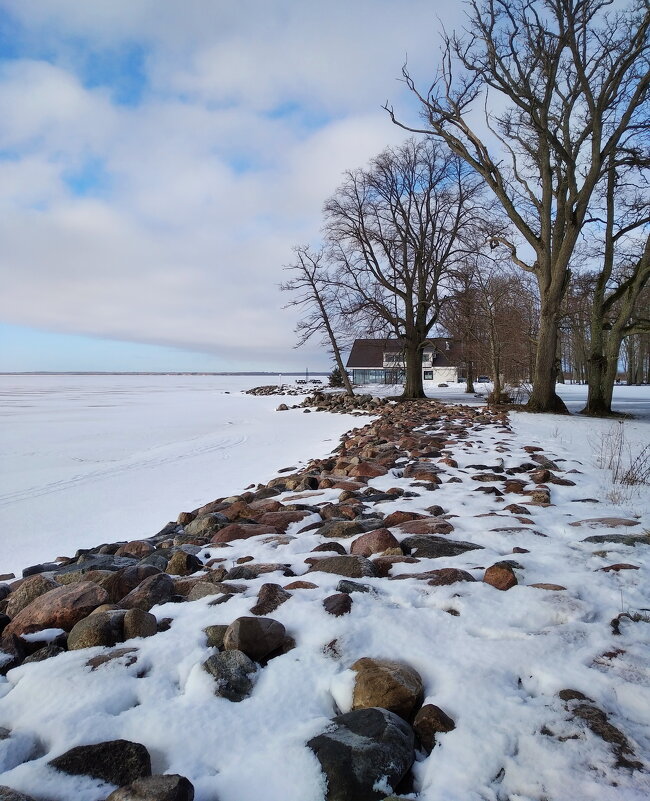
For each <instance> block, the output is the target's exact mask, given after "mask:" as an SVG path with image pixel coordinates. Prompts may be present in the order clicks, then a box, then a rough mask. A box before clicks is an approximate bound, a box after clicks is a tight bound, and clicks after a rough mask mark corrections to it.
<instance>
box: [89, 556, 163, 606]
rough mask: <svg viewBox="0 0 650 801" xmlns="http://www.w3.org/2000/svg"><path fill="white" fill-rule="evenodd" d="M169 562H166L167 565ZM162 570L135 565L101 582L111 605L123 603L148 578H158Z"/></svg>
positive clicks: (146, 565)
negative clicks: (123, 599)
mask: <svg viewBox="0 0 650 801" xmlns="http://www.w3.org/2000/svg"><path fill="white" fill-rule="evenodd" d="M166 563H167V560H165V564H166ZM158 573H160V569H159V568H157V567H155V566H154V565H150V564H140V565H133V566H131V567H125V568H123V569H122V570H118V571H117V572H115V573H111V574H109V575H108V576H105V577H104V578H102V579H101V580H100V582H99V583H100V585H101V586H102V587H103V588H104V589H105V590H106V592H107V593H108V596H109V600H110V602H111V603H113V604H116V603H118V601H121V600H122V598H124V597H125V596H126V595H128V594H129V593H130V592H131V590H134V589H135V588H136V587H137V586H138V585H139V584H142V582H143V581H144V580H145V579H146V578H150V577H151V576H156V575H158Z"/></svg>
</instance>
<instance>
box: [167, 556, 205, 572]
mask: <svg viewBox="0 0 650 801" xmlns="http://www.w3.org/2000/svg"><path fill="white" fill-rule="evenodd" d="M198 570H203V562H202V561H201V560H200V559H198V558H197V557H196V556H194V555H193V554H191V553H185V551H176V553H175V554H173V555H172V557H171V559H170V560H169V562H167V568H166V570H165V572H166V573H169V574H170V575H172V576H191V575H192V573H196V572H197V571H198Z"/></svg>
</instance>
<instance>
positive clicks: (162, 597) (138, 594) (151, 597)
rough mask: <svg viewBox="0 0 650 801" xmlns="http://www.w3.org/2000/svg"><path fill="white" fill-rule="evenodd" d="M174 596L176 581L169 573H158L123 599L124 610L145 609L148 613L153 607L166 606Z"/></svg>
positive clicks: (121, 602) (121, 603)
mask: <svg viewBox="0 0 650 801" xmlns="http://www.w3.org/2000/svg"><path fill="white" fill-rule="evenodd" d="M173 594H174V581H173V579H172V577H171V576H169V575H167V573H157V574H156V575H154V576H150V577H149V578H146V579H145V580H144V581H143V582H141V583H140V584H139V585H138V586H137V587H136V588H135V589H134V590H131V592H130V593H129V594H128V595H127V596H125V597H124V598H122V600H121V601H120V606H121V607H122V608H123V609H135V608H137V609H144V611H145V612H148V611H149V610H150V609H151V607H152V606H156V605H157V604H164V603H167V601H170V600H171V597H172V595H173Z"/></svg>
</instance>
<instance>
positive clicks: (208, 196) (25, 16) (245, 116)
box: [0, 0, 462, 371]
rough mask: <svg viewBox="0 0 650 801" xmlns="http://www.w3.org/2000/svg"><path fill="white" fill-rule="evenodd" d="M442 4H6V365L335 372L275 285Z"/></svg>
mask: <svg viewBox="0 0 650 801" xmlns="http://www.w3.org/2000/svg"><path fill="white" fill-rule="evenodd" d="M461 21H462V9H461V7H460V6H459V4H455V3H446V4H443V3H442V2H441V0H354V2H351V1H350V0H329V2H327V3H325V2H320V1H317V0H273V1H272V2H269V0H239V2H237V3H233V2H227V1H226V0H183V2H181V1H180V0H111V2H79V0H20V1H19V2H18V1H17V0H0V243H1V247H0V273H1V275H0V279H1V281H2V292H0V371H22V370H192V371H193V370H214V371H220V370H275V369H278V370H286V371H288V370H289V369H298V370H301V369H304V368H305V367H306V366H309V367H310V368H311V369H325V368H327V367H328V364H329V358H328V357H327V356H326V354H325V350H324V349H323V348H322V347H321V346H320V344H319V343H318V342H317V341H316V342H314V343H313V344H310V345H309V346H307V347H305V348H303V349H301V350H295V349H294V344H295V335H294V332H293V329H294V326H295V324H296V321H297V316H296V312H295V310H293V309H292V310H289V309H283V305H284V304H285V303H286V302H287V297H286V296H285V295H283V294H282V293H280V291H279V289H278V284H279V283H280V282H281V281H282V280H284V279H285V278H286V275H285V274H283V270H282V268H283V266H284V265H286V264H287V263H289V262H290V261H291V257H292V251H291V248H292V246H294V245H298V244H307V243H312V244H315V243H317V242H318V238H319V230H320V226H321V221H322V218H321V209H322V205H323V202H324V201H325V199H326V198H327V197H328V196H329V195H330V194H331V193H332V192H333V191H334V190H335V189H336V187H337V186H338V184H339V183H340V182H341V177H342V173H343V171H344V170H346V169H354V168H356V167H360V166H363V165H364V164H365V163H366V162H367V161H368V160H369V159H370V158H371V157H372V156H374V155H376V154H377V153H378V152H380V151H381V150H382V149H383V148H384V147H386V146H387V145H390V144H396V143H398V142H400V141H402V140H403V139H404V138H405V133H404V131H403V130H401V129H399V128H397V127H396V126H394V125H392V124H391V123H390V121H389V119H388V117H387V114H386V112H384V111H383V110H382V108H381V106H382V104H383V103H385V102H386V101H389V102H390V103H393V104H394V105H395V106H396V107H397V108H398V109H403V110H404V114H405V116H409V115H410V117H411V119H413V120H414V121H417V111H416V109H415V107H414V105H413V102H412V99H411V98H410V97H409V96H408V92H407V91H406V90H405V87H404V86H403V84H402V83H401V82H400V81H399V80H398V78H399V75H400V70H401V67H402V64H403V63H404V60H405V59H406V58H408V63H409V67H410V69H411V70H412V71H413V73H414V74H420V75H422V76H424V78H425V79H428V78H430V77H432V76H433V72H434V70H435V68H436V63H437V59H438V54H439V39H438V31H439V30H440V27H441V23H444V24H445V26H447V27H454V26H455V25H458V24H459V23H460V22H461Z"/></svg>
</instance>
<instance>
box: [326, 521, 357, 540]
mask: <svg viewBox="0 0 650 801" xmlns="http://www.w3.org/2000/svg"><path fill="white" fill-rule="evenodd" d="M362 532H363V526H362V525H361V524H360V523H359V522H358V521H356V520H328V521H327V523H325V525H323V526H321V527H320V528H319V529H318V534H320V536H321V537H328V538H331V539H339V538H341V539H344V538H345V537H354V535H355V534H361V533H362Z"/></svg>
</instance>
